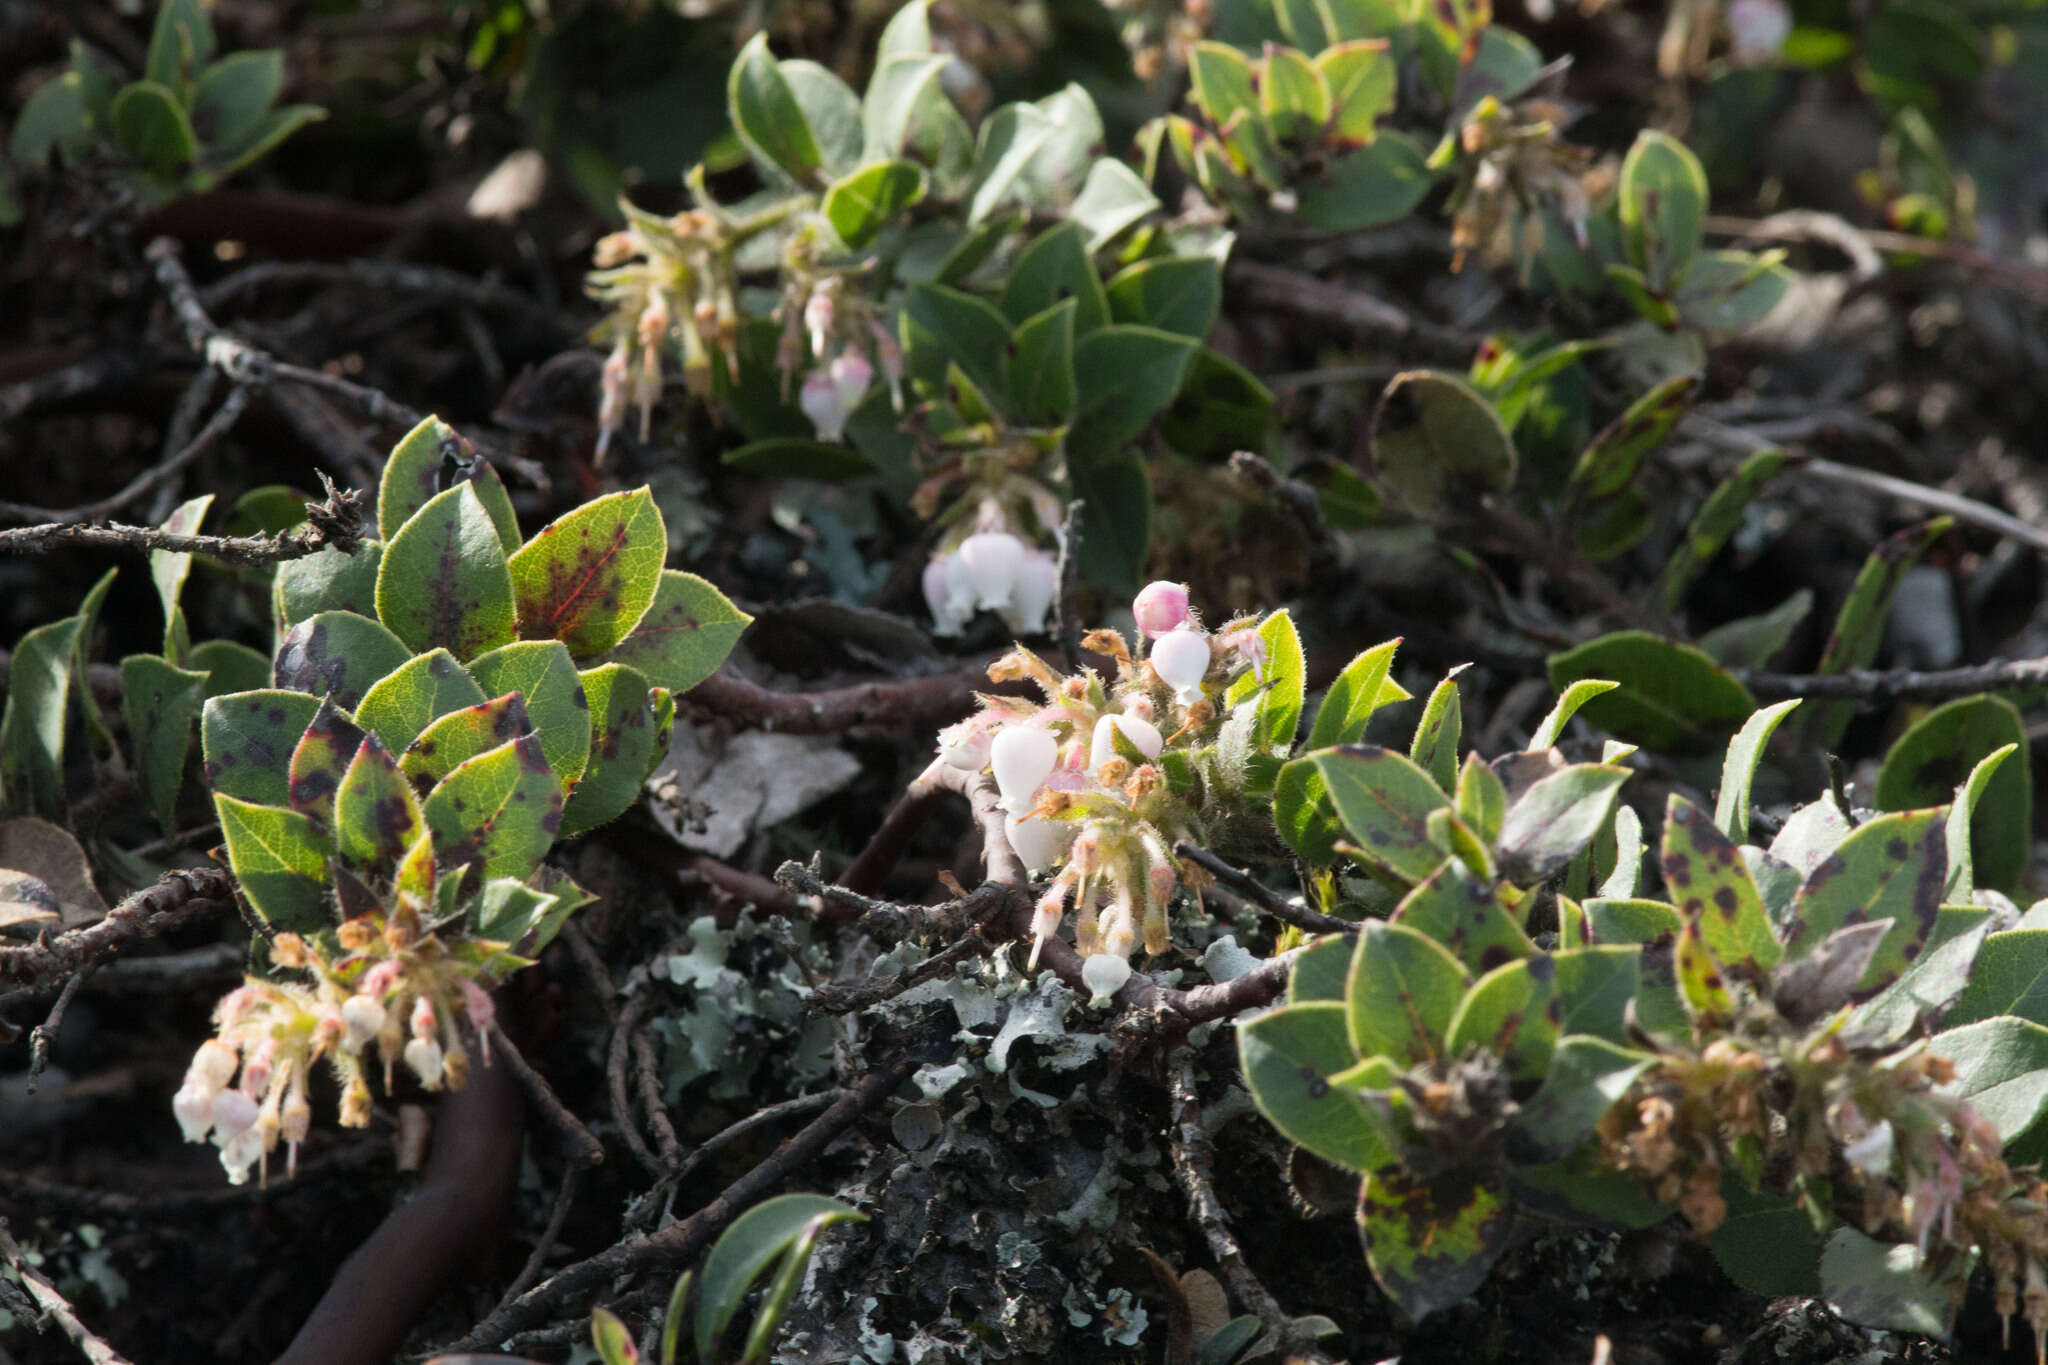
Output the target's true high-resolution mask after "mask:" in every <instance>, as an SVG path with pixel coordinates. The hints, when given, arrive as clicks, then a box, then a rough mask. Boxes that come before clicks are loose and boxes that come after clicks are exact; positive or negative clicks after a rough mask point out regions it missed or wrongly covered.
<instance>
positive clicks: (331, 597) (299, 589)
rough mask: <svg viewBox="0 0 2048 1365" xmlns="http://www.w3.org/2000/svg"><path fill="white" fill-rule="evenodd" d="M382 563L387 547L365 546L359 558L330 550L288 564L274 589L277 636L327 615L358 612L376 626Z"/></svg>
mask: <svg viewBox="0 0 2048 1365" xmlns="http://www.w3.org/2000/svg"><path fill="white" fill-rule="evenodd" d="M383 558H384V545H383V542H381V541H375V540H366V541H364V542H362V544H361V545H359V546H357V547H356V551H355V553H354V554H343V553H342V552H341V551H340V550H337V549H335V548H334V547H333V546H331V545H329V546H325V547H323V548H321V549H318V550H315V551H314V552H313V553H312V554H309V555H307V556H305V557H304V558H303V559H287V560H286V561H285V562H284V563H282V564H280V565H278V566H277V577H276V578H275V579H273V580H272V581H271V586H270V606H271V612H272V614H273V616H274V618H275V620H276V624H277V633H278V635H279V636H283V635H284V634H285V632H287V631H289V630H290V629H291V628H292V627H293V626H295V625H297V624H298V623H299V622H301V621H303V620H305V619H306V618H307V617H309V616H317V615H319V614H320V613H321V612H323V611H348V612H354V613H355V614H356V615H357V616H367V617H369V618H371V619H372V620H374V619H375V618H376V615H377V568H378V565H379V564H381V563H382V562H383ZM201 648H204V646H203V645H202V646H201Z"/></svg>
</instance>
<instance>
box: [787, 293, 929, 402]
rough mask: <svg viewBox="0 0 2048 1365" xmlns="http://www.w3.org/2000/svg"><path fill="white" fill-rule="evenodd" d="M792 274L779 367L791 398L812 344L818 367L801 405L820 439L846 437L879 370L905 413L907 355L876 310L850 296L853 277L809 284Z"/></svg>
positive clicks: (802, 394) (801, 393) (810, 376)
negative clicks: (851, 419)
mask: <svg viewBox="0 0 2048 1365" xmlns="http://www.w3.org/2000/svg"><path fill="white" fill-rule="evenodd" d="M792 273H793V274H795V276H796V278H795V281H794V282H793V283H792V284H791V286H790V289H789V292H788V294H787V295H785V297H784V300H783V303H782V306H781V308H780V309H779V310H778V312H777V315H778V316H779V317H780V318H781V319H782V337H781V340H780V341H779V342H778V343H777V345H776V351H775V363H776V367H777V368H778V369H780V370H781V371H782V382H783V387H784V392H785V395H786V394H787V391H788V386H789V382H790V380H791V379H792V378H793V377H794V376H795V375H796V373H797V372H798V371H799V370H801V369H802V368H803V366H804V345H805V343H806V342H807V341H808V342H809V344H810V356H811V359H812V362H813V364H812V368H811V371H810V373H809V374H808V375H806V376H805V378H804V382H803V387H802V389H801V390H800V391H799V393H798V395H797V403H798V406H800V407H802V408H803V410H804V416H806V417H808V418H809V419H810V421H811V426H812V427H813V428H814V429H815V430H816V431H817V433H818V439H819V440H821V441H837V440H839V439H840V438H841V437H842V436H844V435H845V434H846V421H847V419H848V418H849V417H851V416H852V415H853V412H854V409H856V408H858V407H859V406H860V404H861V400H862V399H863V398H865V397H867V392H868V389H869V388H870V387H871V386H872V385H873V383H874V378H875V371H876V370H877V369H878V368H879V369H880V370H881V372H882V376H883V378H884V379H886V380H887V381H888V384H889V392H890V396H891V399H892V401H893V402H894V403H895V405H896V410H897V411H898V412H901V411H902V410H903V349H902V347H900V346H898V345H897V344H896V338H895V337H894V336H892V335H891V334H890V332H889V329H888V328H887V327H886V326H885V325H883V322H882V319H881V318H880V317H879V316H877V315H876V311H875V309H874V306H873V305H872V304H871V303H869V302H868V300H867V299H865V298H864V297H852V298H849V297H847V296H846V290H845V282H846V278H847V277H846V276H845V275H843V274H829V275H824V276H821V277H818V278H817V279H815V280H813V281H808V282H807V281H806V274H807V272H795V271H793V272H792ZM799 301H800V306H799ZM871 355H872V357H873V359H872V360H870V358H869V357H870V356H871Z"/></svg>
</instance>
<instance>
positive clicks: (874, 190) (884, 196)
mask: <svg viewBox="0 0 2048 1365" xmlns="http://www.w3.org/2000/svg"><path fill="white" fill-rule="evenodd" d="M927 183H928V182H927V179H926V177H925V172H924V167H922V166H920V165H918V164H917V163H916V162H914V161H878V162H876V163H875V164H873V165H872V166H864V167H862V168H861V169H859V170H857V171H854V172H852V173H851V174H848V175H846V176H844V177H842V178H841V179H839V180H835V181H833V182H832V185H831V187H830V188H829V189H827V190H826V191H825V200H824V203H823V205H822V206H821V207H822V209H823V211H824V214H825V217H826V220H827V221H829V222H830V223H831V224H832V230H833V231H834V232H836V233H838V234H839V240H840V241H842V242H844V243H846V245H847V246H849V247H851V248H853V249H854V250H855V251H858V250H860V249H861V248H862V247H865V246H866V245H867V244H868V243H870V242H872V241H874V239H875V237H876V235H877V234H878V233H880V232H881V230H882V229H883V228H885V227H887V226H889V224H890V222H891V221H892V220H893V219H895V217H896V216H897V215H898V214H900V213H902V212H903V210H905V209H907V208H909V207H910V206H911V205H913V204H916V203H918V202H919V201H920V200H922V199H923V198H924V196H925V189H926V186H927Z"/></svg>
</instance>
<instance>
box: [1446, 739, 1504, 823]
mask: <svg viewBox="0 0 2048 1365" xmlns="http://www.w3.org/2000/svg"><path fill="white" fill-rule="evenodd" d="M1455 800H1456V802H1457V810H1458V818H1459V819H1460V820H1463V821H1464V822H1465V823H1466V824H1467V825H1469V826H1470V827H1471V828H1472V830H1473V831H1474V832H1475V833H1477V834H1478V835H1479V837H1480V838H1481V839H1484V840H1486V841H1487V842H1489V843H1491V842H1492V841H1493V840H1494V839H1496V838H1498V837H1499V835H1500V825H1501V821H1502V820H1505V819H1506V818H1507V813H1508V793H1507V788H1506V787H1505V786H1504V785H1502V783H1501V780H1500V775H1499V774H1497V773H1495V772H1494V770H1493V769H1492V768H1491V767H1489V766H1488V765H1487V764H1486V762H1485V761H1484V760H1483V759H1481V758H1480V757H1479V755H1478V753H1476V752H1474V753H1469V754H1467V755H1465V766H1464V767H1462V768H1460V769H1459V770H1458V790H1457V792H1456V793H1455Z"/></svg>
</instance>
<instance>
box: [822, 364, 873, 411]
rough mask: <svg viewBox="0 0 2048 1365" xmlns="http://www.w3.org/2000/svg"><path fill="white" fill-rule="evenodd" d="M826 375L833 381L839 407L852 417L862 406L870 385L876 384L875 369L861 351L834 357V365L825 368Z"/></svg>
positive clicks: (833, 389)
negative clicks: (862, 400) (855, 410)
mask: <svg viewBox="0 0 2048 1365" xmlns="http://www.w3.org/2000/svg"><path fill="white" fill-rule="evenodd" d="M825 373H826V374H827V375H829V376H830V377H831V379H832V391H833V392H834V393H835V394H836V395H837V396H838V398H839V406H840V407H842V408H844V409H845V410H846V411H847V413H848V414H849V415H850V414H851V413H852V412H853V410H854V409H855V408H858V407H859V406H860V400H861V399H862V398H864V397H866V396H867V391H868V385H869V384H871V383H873V382H874V379H875V367H874V366H873V365H870V364H869V363H868V358H867V357H866V356H864V355H862V354H861V353H860V352H859V351H856V350H852V349H848V350H844V351H841V352H840V353H839V354H838V355H835V356H833V357H832V363H831V364H830V365H827V366H826V367H825Z"/></svg>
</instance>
